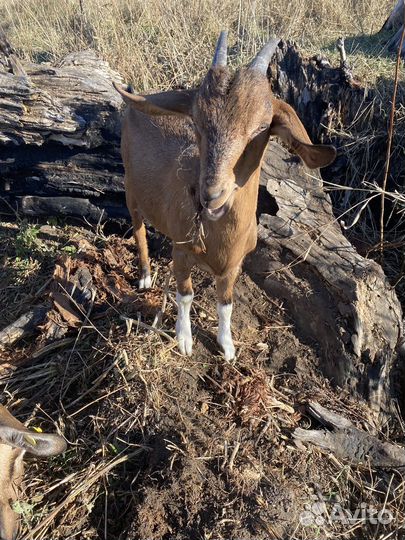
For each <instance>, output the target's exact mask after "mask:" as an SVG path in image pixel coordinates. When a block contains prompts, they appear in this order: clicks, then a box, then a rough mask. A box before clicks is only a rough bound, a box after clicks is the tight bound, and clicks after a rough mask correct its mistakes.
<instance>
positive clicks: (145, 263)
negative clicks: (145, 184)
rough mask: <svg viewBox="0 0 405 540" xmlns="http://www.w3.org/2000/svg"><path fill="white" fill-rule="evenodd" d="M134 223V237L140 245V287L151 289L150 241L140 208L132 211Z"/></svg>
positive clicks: (138, 245)
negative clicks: (147, 237)
mask: <svg viewBox="0 0 405 540" xmlns="http://www.w3.org/2000/svg"><path fill="white" fill-rule="evenodd" d="M131 218H132V225H133V227H134V238H135V241H136V245H137V247H138V256H139V272H140V275H141V277H140V279H139V281H138V287H139V289H149V288H150V286H151V284H152V281H151V277H150V263H149V253H148V242H147V240H146V227H145V224H144V222H143V220H142V216H141V215H140V213H139V212H138V210H136V209H134V210H132V211H131Z"/></svg>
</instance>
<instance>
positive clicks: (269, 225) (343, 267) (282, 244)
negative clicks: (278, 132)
mask: <svg viewBox="0 0 405 540" xmlns="http://www.w3.org/2000/svg"><path fill="white" fill-rule="evenodd" d="M261 184H262V186H263V188H265V190H267V192H268V193H269V195H270V196H271V198H272V199H273V207H275V208H278V210H276V211H275V212H274V211H273V215H270V214H269V213H267V214H266V213H265V210H263V206H264V205H263V204H262V206H261V209H262V211H263V213H262V214H261V216H260V219H259V221H260V223H259V227H258V231H259V239H260V243H259V246H258V249H257V250H256V252H255V254H254V255H253V256H251V257H250V258H249V259H248V261H247V269H248V271H249V272H250V273H251V275H253V277H254V278H255V280H256V281H258V282H259V284H260V285H261V286H262V287H263V288H264V289H265V290H266V291H267V292H268V293H269V295H271V296H272V297H276V298H279V299H280V300H282V301H283V304H284V305H285V306H286V307H287V309H288V311H289V313H291V316H292V320H293V321H294V325H295V327H296V330H297V333H298V335H299V336H300V338H301V339H304V340H305V341H308V342H310V343H314V342H316V343H317V347H318V349H319V358H320V364H319V366H318V369H319V370H320V371H321V372H322V373H324V375H325V376H326V377H328V378H329V379H330V380H331V381H332V382H333V383H334V384H335V385H337V386H340V387H342V388H345V389H347V390H349V391H350V392H352V393H357V395H360V396H362V397H365V398H366V399H367V400H368V401H369V402H370V406H371V407H372V408H373V409H374V410H375V411H377V412H378V411H389V410H390V408H391V398H392V396H393V395H395V393H396V388H395V377H397V373H398V369H399V364H398V355H397V352H396V351H397V347H398V345H399V343H400V339H401V336H402V311H401V306H400V303H399V301H398V298H397V296H396V294H395V291H394V290H393V288H392V287H391V286H390V284H389V283H388V281H387V279H386V277H385V275H384V272H383V270H382V269H381V267H380V266H379V265H378V264H377V263H375V262H374V261H371V260H367V259H364V258H363V257H361V256H360V255H359V254H358V253H357V252H356V250H355V248H354V247H353V246H352V245H351V244H350V242H349V241H348V240H347V239H346V238H345V237H344V236H343V234H342V231H341V229H340V226H339V224H338V223H337V222H336V219H335V217H334V215H333V211H332V204H331V201H330V198H329V196H328V195H327V194H326V193H325V192H324V190H323V187H322V179H321V177H320V175H319V174H317V173H314V171H309V170H306V169H305V168H304V167H303V165H301V164H299V163H298V162H297V160H295V159H294V158H291V155H290V154H289V153H288V152H287V151H286V150H284V149H283V148H282V147H281V146H279V145H278V144H277V143H274V142H271V143H270V145H269V147H268V149H267V152H266V155H265V160H264V165H263V169H262V176H261Z"/></svg>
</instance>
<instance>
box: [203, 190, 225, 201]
mask: <svg viewBox="0 0 405 540" xmlns="http://www.w3.org/2000/svg"><path fill="white" fill-rule="evenodd" d="M223 191H224V190H221V191H216V192H215V193H207V196H206V198H205V200H206V201H207V202H212V201H215V199H219V197H220V196H221V195H222V193H223Z"/></svg>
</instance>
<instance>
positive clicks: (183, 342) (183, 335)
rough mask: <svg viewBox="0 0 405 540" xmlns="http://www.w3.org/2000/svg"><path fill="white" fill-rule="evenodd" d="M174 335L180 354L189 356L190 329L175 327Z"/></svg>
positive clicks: (190, 351) (191, 348)
mask: <svg viewBox="0 0 405 540" xmlns="http://www.w3.org/2000/svg"><path fill="white" fill-rule="evenodd" d="M176 337H177V343H178V345H179V350H180V352H181V354H182V355H184V356H191V354H192V352H193V336H192V334H191V329H186V328H179V329H176Z"/></svg>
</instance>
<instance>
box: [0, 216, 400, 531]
mask: <svg viewBox="0 0 405 540" xmlns="http://www.w3.org/2000/svg"><path fill="white" fill-rule="evenodd" d="M151 246H152V255H153V262H152V267H153V282H154V288H153V289H152V290H151V291H147V292H137V290H136V281H137V264H136V262H137V261H136V248H135V246H134V243H133V241H132V239H129V238H128V235H127V237H126V238H123V237H122V236H117V235H107V234H106V233H105V231H103V230H102V229H100V228H97V229H96V230H90V229H88V228H87V229H84V228H80V227H74V226H61V225H56V224H55V223H53V222H50V223H48V224H47V225H45V226H42V227H41V226H40V225H35V224H29V223H27V222H23V221H17V222H3V223H2V224H0V257H1V262H2V270H1V273H2V277H1V289H0V302H1V305H2V310H1V314H0V328H3V327H4V326H6V325H7V324H9V323H11V322H13V321H15V320H16V319H17V318H18V317H19V316H20V315H21V314H22V313H24V312H26V311H27V309H28V308H29V307H31V306H33V305H47V306H48V307H49V313H48V317H47V320H46V321H45V322H44V323H43V325H42V326H41V331H40V332H37V333H35V334H34V335H33V336H31V337H29V338H26V339H25V340H24V341H22V342H19V343H18V344H17V345H16V346H14V347H12V348H9V349H8V350H7V351H5V352H3V353H1V354H0V356H1V357H2V360H3V364H2V373H3V375H2V378H1V379H0V388H1V391H0V392H1V396H2V398H1V399H2V402H3V403H4V404H7V405H8V406H9V407H10V410H11V411H12V412H14V413H15V414H16V415H17V416H18V417H19V418H20V419H22V420H23V421H25V422H28V425H29V426H31V427H40V428H42V429H43V430H44V431H45V430H55V429H58V430H60V432H61V433H63V434H64V436H65V437H66V439H67V441H68V442H69V448H68V450H67V452H66V453H65V454H64V455H63V456H58V457H56V458H53V459H50V460H48V461H31V462H29V464H28V467H27V477H26V482H25V493H24V496H23V497H21V500H20V501H19V503H18V505H17V508H16V510H17V511H18V512H19V513H20V514H21V519H22V529H23V530H22V536H21V538H35V539H62V538H63V539H65V540H67V539H74V538H78V539H96V538H102V539H121V540H124V539H126V540H160V539H162V540H168V539H176V540H177V539H178V540H183V539H184V540H186V539H193V540H194V539H195V540H211V539H223V540H236V539H238V540H242V539H243V540H245V539H246V540H248V539H250V540H253V539H255V540H265V539H266V540H267V539H272V538H277V539H318V538H319V539H323V538H358V539H360V538H361V539H363V538H364V539H381V540H382V539H392V538H403V535H404V534H405V529H404V528H403V527H404V502H403V498H404V494H405V482H404V480H403V478H402V475H401V472H400V471H376V470H373V469H372V468H371V467H370V466H369V465H368V464H367V463H365V464H364V466H355V465H353V464H351V463H348V462H342V461H341V460H339V459H338V458H336V457H335V456H334V455H333V454H330V453H327V452H321V451H320V450H319V449H316V448H315V447H311V446H308V447H297V446H296V445H295V443H294V441H293V439H292V432H293V430H294V429H295V428H296V427H303V428H309V427H311V428H313V427H316V424H315V423H314V421H313V420H311V419H310V417H309V416H308V415H307V414H306V412H305V404H306V403H307V402H308V401H309V400H310V399H316V400H317V401H318V402H319V403H321V404H323V405H325V406H326V407H328V408H329V409H331V410H334V411H337V412H339V413H340V414H342V415H344V416H346V417H347V418H349V419H350V420H352V422H353V423H354V424H355V425H356V426H357V427H359V428H362V429H365V430H367V431H370V432H372V433H375V425H374V423H373V418H372V415H371V413H370V412H369V411H368V409H367V407H366V405H365V404H363V403H358V402H356V401H354V400H353V399H352V398H351V397H350V396H349V395H345V394H344V393H343V392H341V391H340V390H339V389H332V388H331V387H330V385H329V384H328V382H327V381H326V380H325V379H324V378H322V376H321V375H319V374H318V372H317V369H316V367H317V365H319V363H320V362H322V358H319V356H318V354H317V347H316V343H313V344H308V343H307V344H304V343H302V341H301V340H300V336H299V335H298V334H297V333H296V330H295V328H294V321H292V320H291V319H290V318H289V314H288V313H287V312H286V311H285V310H284V309H283V306H282V305H278V304H277V303H275V302H274V301H273V300H272V299H271V298H268V297H267V296H266V295H265V294H264V293H263V291H262V290H261V289H260V288H259V287H258V286H257V285H256V284H255V283H254V282H253V281H252V280H251V279H250V278H249V276H248V275H246V274H242V276H241V278H240V279H239V281H238V284H237V287H236V297H235V304H234V306H235V307H234V324H233V330H234V337H235V340H236V344H237V347H238V355H237V359H236V361H235V363H234V364H232V365H231V364H228V363H225V361H224V359H223V358H222V357H221V355H220V353H219V351H218V347H217V345H216V341H215V333H216V316H215V305H216V301H215V291H214V287H213V283H212V280H211V278H209V277H208V276H207V275H205V274H203V273H200V272H197V271H196V272H195V273H194V287H195V293H196V297H195V302H194V304H193V310H192V323H193V331H194V338H195V348H194V353H193V356H192V357H191V358H185V357H182V356H181V355H180V354H179V353H178V352H177V350H176V344H175V341H174V332H173V329H174V315H175V311H176V307H175V303H174V295H175V285H174V281H173V279H170V268H169V264H170V257H169V253H170V249H169V248H168V245H167V244H166V243H165V242H164V241H162V240H161V239H160V238H159V237H158V236H153V237H152V238H151ZM253 257H254V255H253ZM79 270H80V272H81V274H80V275H81V276H82V277H83V276H88V282H87V285H86V286H83V287H82V288H80V287H81V286H82V285H83V283H81V286H79V285H77V288H72V283H73V282H74V280H75V277H74V276H77V275H78V274H77V272H78V271H79ZM78 290H79V295H78V294H77V293H78ZM58 293H59V296H58ZM162 308H163V309H162ZM162 311H163V312H162ZM159 313H160V319H161V324H160V322H159V321H158V322H157V324H156V321H155V318H156V316H157V315H158V314H159ZM154 323H155V324H154ZM55 328H56V329H57V332H56V330H55ZM55 332H56V334H55ZM52 336H53V338H52ZM55 336H56V337H55ZM55 341H56V346H51V347H49V343H55ZM10 366H13V367H12V369H10ZM388 435H389V436H390V438H391V440H398V441H401V440H402V439H403V436H404V429H403V425H402V428H401V422H400V420H399V419H398V422H396V423H395V425H393V426H385V427H384V433H381V432H380V433H379V436H380V437H381V439H384V437H386V436H388ZM361 504H363V507H362V508H363V509H370V510H371V509H375V510H376V511H377V512H381V511H385V512H388V514H386V515H388V516H390V519H389V522H387V523H382V521H384V520H374V522H373V520H370V519H367V518H365V519H361V517H362V516H357V519H355V518H353V515H354V514H355V512H356V509H359V508H360V507H361V506H360V505H361ZM336 509H338V510H339V509H340V510H341V512H340V514H339V516H340V517H338V519H336V516H335V514H336ZM380 515H382V514H380ZM363 518H364V515H363ZM385 521H387V520H385ZM401 530H402V533H401Z"/></svg>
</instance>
